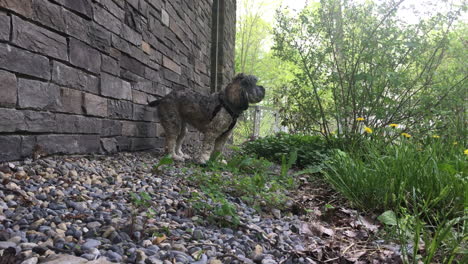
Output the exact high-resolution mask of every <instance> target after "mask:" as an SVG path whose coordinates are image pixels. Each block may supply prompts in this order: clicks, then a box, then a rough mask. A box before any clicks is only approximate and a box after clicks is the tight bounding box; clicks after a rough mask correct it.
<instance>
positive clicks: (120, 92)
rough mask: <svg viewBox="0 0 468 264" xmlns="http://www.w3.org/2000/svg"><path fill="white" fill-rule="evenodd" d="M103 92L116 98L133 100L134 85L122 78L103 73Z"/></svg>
mask: <svg viewBox="0 0 468 264" xmlns="http://www.w3.org/2000/svg"><path fill="white" fill-rule="evenodd" d="M101 94H102V95H104V96H108V97H112V98H115V99H123V100H132V87H131V86H130V83H128V82H126V81H123V80H122V79H120V78H117V77H115V76H112V75H110V74H107V73H101Z"/></svg>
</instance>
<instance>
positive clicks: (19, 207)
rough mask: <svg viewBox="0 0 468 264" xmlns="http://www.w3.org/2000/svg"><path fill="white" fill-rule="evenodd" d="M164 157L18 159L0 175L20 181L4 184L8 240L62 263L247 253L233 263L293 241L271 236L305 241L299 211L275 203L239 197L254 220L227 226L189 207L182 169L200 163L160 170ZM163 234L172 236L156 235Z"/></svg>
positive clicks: (1, 228) (269, 263)
mask: <svg viewBox="0 0 468 264" xmlns="http://www.w3.org/2000/svg"><path fill="white" fill-rule="evenodd" d="M156 163H157V160H155V156H154V155H153V154H149V153H119V154H116V155H115V156H102V157H92V156H89V157H88V156H86V157H84V156H77V157H50V158H45V159H39V160H36V161H28V163H24V164H20V163H18V164H17V165H15V166H16V167H15V171H16V174H14V173H10V172H6V173H5V172H1V174H0V178H2V179H5V178H6V177H8V183H7V184H6V185H5V188H6V189H7V190H11V191H8V192H3V191H0V220H1V219H2V217H3V219H4V220H3V221H0V223H3V224H0V250H2V249H6V248H10V247H13V248H16V249H17V250H18V251H21V256H27V258H26V260H24V261H23V264H37V263H39V262H40V263H46V264H48V263H61V262H53V261H56V260H54V259H58V260H66V261H68V262H63V263H69V262H70V261H77V262H76V263H86V262H87V261H97V262H93V263H95V264H104V263H109V261H111V262H113V263H137V264H163V263H173V260H175V261H176V262H175V263H178V264H181V263H182V264H185V263H187V264H188V263H192V264H222V263H227V262H225V261H226V258H222V257H221V256H225V255H229V254H231V255H232V254H235V255H237V256H239V259H242V261H241V262H239V261H238V260H232V261H231V262H230V263H233V264H235V263H262V264H273V263H279V260H280V259H281V260H283V257H284V254H285V251H282V250H280V249H275V248H272V249H268V251H267V250H266V249H265V248H264V245H263V244H262V243H265V239H263V238H262V236H267V237H268V239H270V240H274V241H276V243H277V247H278V248H283V249H293V248H305V246H304V245H303V244H302V242H301V241H302V240H301V235H300V234H299V232H292V231H291V230H290V226H294V225H296V226H300V222H299V220H297V218H296V220H294V221H296V222H295V223H294V224H293V223H291V224H290V223H288V221H292V220H286V219H285V218H282V217H281V211H280V210H277V209H273V210H271V214H272V215H273V216H274V218H271V217H263V215H260V214H258V212H257V211H256V210H255V209H253V208H251V207H248V206H247V205H245V204H244V203H242V202H240V200H239V199H233V201H236V202H235V203H236V207H237V210H238V214H239V216H240V218H241V221H242V222H243V225H244V226H249V228H248V229H245V228H241V229H236V228H229V227H223V228H220V227H218V226H216V225H212V224H210V223H209V222H207V220H206V217H204V216H201V215H193V214H185V212H186V210H187V209H188V208H191V204H190V201H189V200H188V199H189V198H190V195H189V193H190V192H194V191H197V190H195V189H194V188H193V187H192V186H183V185H182V183H183V182H182V181H181V175H188V174H192V173H193V170H192V169H190V168H184V169H181V168H179V167H177V166H167V169H165V170H162V171H161V172H159V173H158V177H155V175H154V174H153V173H151V166H150V164H156ZM1 165H2V164H0V167H1ZM19 167H21V168H22V169H21V170H20V169H18V168H19ZM15 177H16V178H15ZM18 178H21V179H18ZM13 191H14V192H13ZM18 192H19V193H22V196H24V197H20V195H19V194H18ZM140 192H146V193H147V194H148V195H149V196H150V197H151V203H152V204H153V205H154V207H153V209H154V212H151V213H150V214H147V213H148V210H147V208H146V207H145V206H141V207H140V208H137V206H136V205H135V202H134V201H133V200H132V198H131V194H132V193H136V194H138V193H140ZM198 192H199V190H198ZM23 198H25V199H23ZM25 200H26V201H29V202H28V203H25V202H24V201H25ZM204 202H206V203H208V204H210V205H212V206H215V205H216V204H215V203H214V202H213V201H204ZM6 219H8V221H5V220H6ZM132 223H133V225H132ZM296 231H297V230H296ZM161 234H165V235H166V237H165V238H164V239H159V240H157V239H156V238H157V237H159V236H160V235H161ZM49 248H52V249H53V248H57V249H59V250H60V251H63V250H65V251H66V252H70V253H72V254H75V255H77V256H75V257H72V256H70V255H66V254H63V253H62V252H53V251H51V250H50V249H49ZM53 253H55V255H54V254H53ZM266 253H268V254H266ZM48 255H51V256H49V257H46V256H48ZM52 256H55V257H52ZM78 256H79V257H78ZM70 263H71V262H70ZM73 263H74V262H73ZM286 263H294V262H286Z"/></svg>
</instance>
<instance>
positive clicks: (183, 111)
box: [149, 73, 265, 164]
mask: <svg viewBox="0 0 468 264" xmlns="http://www.w3.org/2000/svg"><path fill="white" fill-rule="evenodd" d="M264 97H265V89H264V88H263V87H262V86H257V77H255V76H253V75H245V74H243V73H241V74H238V75H237V76H236V77H234V79H233V80H232V81H231V83H229V84H228V85H227V86H226V88H225V89H224V90H222V91H220V92H218V93H214V94H211V95H208V96H206V95H202V94H199V93H197V92H195V91H192V90H181V91H172V92H171V93H169V94H168V95H166V96H165V97H163V98H161V99H159V100H156V101H153V102H150V103H149V105H150V106H155V107H157V109H158V115H159V119H160V121H161V125H162V126H163V127H164V130H165V134H166V151H167V152H168V154H169V155H171V156H172V158H173V159H174V160H177V161H184V160H186V159H190V156H188V155H186V154H184V153H183V152H182V143H183V140H184V137H185V135H186V133H187V124H190V125H192V126H193V127H195V128H196V129H197V130H199V131H200V132H202V133H204V140H203V146H202V149H201V154H200V155H199V157H198V158H197V159H196V161H197V162H198V163H201V164H204V163H206V162H207V161H208V160H209V159H210V157H211V155H212V154H213V153H216V152H222V151H223V147H224V144H225V143H226V141H227V139H228V138H229V136H230V135H231V132H232V129H233V128H234V126H235V125H236V121H237V118H238V117H239V115H240V114H241V113H242V112H243V111H244V110H246V109H247V108H248V107H249V103H258V102H260V101H261V100H263V98H264Z"/></svg>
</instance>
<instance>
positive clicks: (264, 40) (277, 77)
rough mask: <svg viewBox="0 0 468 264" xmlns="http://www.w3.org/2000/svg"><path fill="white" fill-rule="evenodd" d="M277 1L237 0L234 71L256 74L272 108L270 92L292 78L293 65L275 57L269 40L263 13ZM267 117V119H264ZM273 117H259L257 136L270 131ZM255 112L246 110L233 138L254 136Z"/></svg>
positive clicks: (265, 103)
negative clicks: (259, 125)
mask: <svg viewBox="0 0 468 264" xmlns="http://www.w3.org/2000/svg"><path fill="white" fill-rule="evenodd" d="M279 2H280V1H277V0H241V1H237V6H238V9H237V15H238V17H237V22H236V23H237V27H236V45H235V47H236V53H235V71H236V72H237V73H241V72H243V73H246V74H253V75H256V76H257V77H258V78H259V80H260V82H261V83H262V85H263V86H264V87H266V88H267V92H266V98H265V99H264V100H263V101H262V102H261V105H263V106H271V107H273V106H274V104H275V102H274V101H273V100H272V98H273V97H274V96H273V95H274V94H275V93H276V91H277V90H279V88H280V87H284V86H286V84H287V83H289V82H290V81H291V80H292V79H293V78H294V74H293V73H294V72H295V71H296V70H295V66H294V65H293V64H292V63H290V62H287V61H284V60H281V59H280V58H278V57H276V56H274V54H273V52H272V51H271V50H270V46H271V43H272V38H271V33H272V22H271V21H268V20H267V18H265V17H264V15H265V12H268V10H271V11H272V10H274V9H275V7H276V6H278V4H279ZM265 117H266V118H265ZM273 119H274V117H272V116H271V114H270V115H266V116H263V117H262V119H261V120H262V122H261V127H260V135H269V134H271V131H272V127H273V124H274V120H273ZM253 122H254V111H246V112H244V113H243V116H242V118H240V119H239V120H238V123H237V125H236V127H235V129H234V141H235V142H236V143H242V142H244V141H246V140H247V139H249V138H250V137H251V136H252V135H253Z"/></svg>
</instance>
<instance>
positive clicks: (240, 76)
mask: <svg viewBox="0 0 468 264" xmlns="http://www.w3.org/2000/svg"><path fill="white" fill-rule="evenodd" d="M244 78H245V74H244V73H239V74H237V75H236V77H234V80H233V81H234V82H235V81H240V80H242V79H244Z"/></svg>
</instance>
